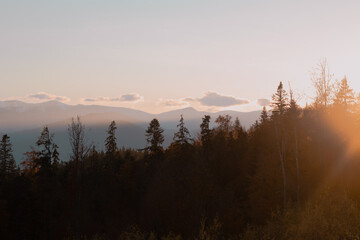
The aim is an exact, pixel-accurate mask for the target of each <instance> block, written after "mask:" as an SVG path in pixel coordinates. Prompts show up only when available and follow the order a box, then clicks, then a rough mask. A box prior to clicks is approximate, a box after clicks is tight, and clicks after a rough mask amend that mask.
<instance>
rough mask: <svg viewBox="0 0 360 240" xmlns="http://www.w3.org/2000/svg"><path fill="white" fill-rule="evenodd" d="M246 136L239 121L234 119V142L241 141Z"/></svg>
mask: <svg viewBox="0 0 360 240" xmlns="http://www.w3.org/2000/svg"><path fill="white" fill-rule="evenodd" d="M245 136H246V131H245V130H244V128H243V127H242V126H241V124H240V120H239V118H238V117H236V118H235V122H234V134H233V137H234V139H235V140H241V139H243V138H244V137H245Z"/></svg>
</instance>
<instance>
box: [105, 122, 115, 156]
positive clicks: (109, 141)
mask: <svg viewBox="0 0 360 240" xmlns="http://www.w3.org/2000/svg"><path fill="white" fill-rule="evenodd" d="M116 129H117V127H116V123H115V121H112V122H111V124H110V125H109V128H108V130H107V134H108V137H107V138H106V140H105V149H106V154H109V155H113V154H114V153H115V152H116V151H117V145H116V136H115V130H116Z"/></svg>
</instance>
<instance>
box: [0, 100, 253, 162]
mask: <svg viewBox="0 0 360 240" xmlns="http://www.w3.org/2000/svg"><path fill="white" fill-rule="evenodd" d="M181 114H183V116H184V120H185V124H186V126H187V128H188V129H189V130H190V132H191V135H192V137H195V138H196V137H197V133H198V132H199V129H200V127H199V125H200V123H201V120H202V117H203V116H204V115H206V114H207V115H210V116H211V118H212V119H211V120H212V123H213V122H214V120H215V119H216V118H217V117H218V116H219V115H224V114H228V115H230V116H232V117H233V119H235V118H236V117H238V118H239V119H240V122H241V124H242V126H244V127H245V128H249V127H250V126H251V124H253V123H254V122H255V121H256V119H258V117H259V115H260V111H254V112H236V111H221V112H216V113H209V112H202V111H197V110H196V109H194V108H184V109H179V110H173V111H169V112H164V113H161V114H151V113H146V112H143V111H139V110H135V109H129V108H122V107H108V106H99V105H67V104H64V103H61V102H57V101H49V102H43V103H25V102H21V101H0V133H1V134H5V133H7V134H9V136H10V138H11V142H12V143H13V150H14V156H15V158H16V161H17V162H18V163H19V162H21V161H23V160H24V155H23V154H24V153H25V152H26V151H29V150H30V149H31V147H30V146H35V142H36V140H37V138H38V137H39V136H40V133H41V130H42V128H43V127H44V126H46V125H47V126H48V127H49V130H50V132H51V133H54V134H55V136H54V140H55V142H56V143H57V144H58V145H59V152H60V159H62V160H67V159H68V157H69V154H70V145H69V142H68V134H67V128H68V124H69V123H70V122H71V118H73V117H76V116H80V118H81V121H82V122H83V123H84V124H85V127H86V129H87V130H86V136H87V140H88V143H89V144H94V145H95V146H96V148H97V149H103V148H104V146H103V145H104V140H105V138H106V129H107V127H108V125H109V124H110V122H111V121H112V120H114V121H115V122H116V124H117V127H118V129H117V140H118V146H119V147H121V146H125V147H131V148H143V147H145V145H146V142H145V130H146V128H147V126H148V124H149V122H150V121H151V120H152V119H153V118H157V119H158V120H159V121H160V124H161V127H162V128H163V129H164V136H165V142H164V146H165V147H167V146H168V145H169V144H170V143H171V141H172V139H173V134H174V132H175V131H176V130H177V128H176V125H177V124H178V121H179V119H180V115H181Z"/></svg>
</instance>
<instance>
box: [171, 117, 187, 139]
mask: <svg viewBox="0 0 360 240" xmlns="http://www.w3.org/2000/svg"><path fill="white" fill-rule="evenodd" d="M177 127H178V128H179V130H178V131H177V132H176V133H175V134H174V138H173V140H174V143H175V144H176V145H188V144H189V143H190V141H191V139H190V138H191V136H190V133H189V130H188V129H187V128H186V127H185V123H184V118H183V115H182V114H181V116H180V122H179V124H178V125H177Z"/></svg>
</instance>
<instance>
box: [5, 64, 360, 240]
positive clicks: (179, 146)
mask: <svg viewBox="0 0 360 240" xmlns="http://www.w3.org/2000/svg"><path fill="white" fill-rule="evenodd" d="M312 78H313V79H312V80H313V83H314V90H315V97H314V99H313V102H312V103H311V104H307V105H306V106H303V107H301V106H299V105H298V103H297V102H298V99H297V98H296V97H295V94H294V93H293V91H292V89H291V88H290V89H287V88H286V87H285V86H284V84H283V83H282V82H280V83H279V85H278V86H275V87H274V90H275V91H274V94H273V96H272V101H271V104H270V106H269V107H268V108H266V107H264V108H263V111H262V113H261V116H260V118H259V119H258V121H256V122H255V123H254V124H253V126H252V127H251V128H250V129H244V128H243V127H242V126H241V119H232V118H231V116H229V115H220V116H218V117H217V118H216V119H211V118H210V116H207V115H205V116H204V117H203V118H202V123H201V125H200V129H201V131H200V132H199V133H198V135H197V136H190V133H189V131H188V129H187V128H186V119H184V117H183V116H182V115H181V116H179V123H178V126H177V127H178V131H177V132H176V133H175V135H174V138H173V142H172V144H171V145H170V146H169V147H168V148H166V149H164V148H163V147H162V143H163V141H164V136H163V135H162V132H163V130H162V128H161V123H160V122H159V121H158V120H157V119H153V120H152V121H151V122H150V123H149V126H148V128H147V130H146V132H145V133H144V137H145V138H146V141H147V143H148V144H147V146H146V147H145V148H144V149H126V148H124V147H121V146H117V143H116V135H117V134H121V133H118V132H117V131H116V129H117V128H116V123H115V122H114V121H112V122H111V123H109V124H110V125H109V128H108V131H107V136H108V137H107V139H106V141H105V142H104V146H105V151H101V150H97V149H96V148H94V147H93V146H91V145H90V144H88V142H89V141H88V139H87V138H86V126H85V125H84V124H83V123H82V122H81V118H79V117H78V118H74V119H73V120H72V122H71V123H70V124H69V126H68V133H69V141H70V144H71V146H72V152H71V157H70V158H69V159H68V160H67V161H59V153H58V146H57V145H56V143H55V142H54V141H53V136H54V135H53V134H52V133H51V129H49V128H48V127H46V126H45V127H44V128H43V131H42V132H41V133H39V137H38V140H37V141H36V142H35V143H34V148H33V149H32V150H31V151H29V152H26V153H25V155H26V160H25V161H24V162H22V163H21V164H20V165H17V164H16V163H15V160H14V157H13V156H12V145H11V139H10V138H9V136H8V135H6V134H5V135H4V136H2V139H1V143H0V239H64V240H65V239H94V240H95V239H162V240H166V239H174V240H175V239H177V240H180V239H198V240H216V239H360V206H359V203H360V97H359V96H360V95H358V94H357V93H355V91H354V90H352V89H351V87H350V86H349V84H348V81H347V79H346V77H344V78H343V79H342V80H339V81H338V80H335V79H334V77H333V75H332V74H330V73H329V72H328V68H327V66H326V64H320V65H319V68H318V69H317V71H316V72H314V74H313V75H312ZM276 87H277V88H276ZM212 122H213V123H214V127H210V126H212Z"/></svg>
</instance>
